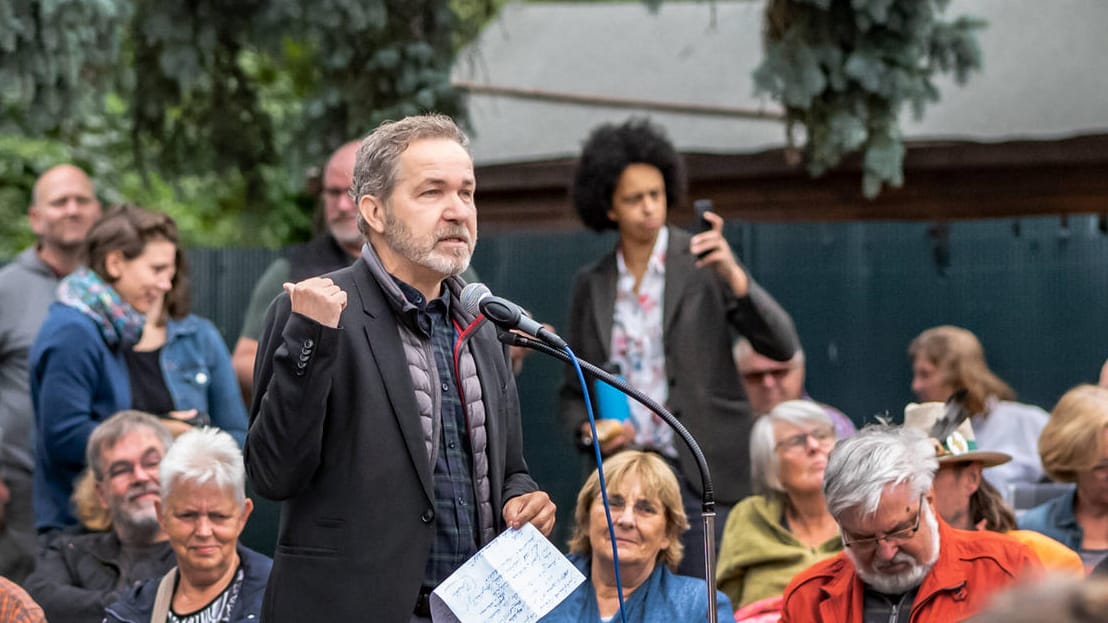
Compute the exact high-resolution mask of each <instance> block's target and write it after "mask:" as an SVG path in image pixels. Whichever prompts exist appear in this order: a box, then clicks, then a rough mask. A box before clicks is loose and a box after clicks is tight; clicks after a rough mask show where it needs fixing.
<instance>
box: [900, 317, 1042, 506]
mask: <svg viewBox="0 0 1108 623" xmlns="http://www.w3.org/2000/svg"><path fill="white" fill-rule="evenodd" d="M908 357H909V358H910V359H911V362H912V391H913V392H914V393H915V394H916V397H917V398H918V399H919V400H920V402H946V401H947V400H948V399H950V398H951V396H954V395H955V394H958V395H959V400H960V401H961V403H962V406H963V407H965V409H966V410H967V411H969V413H970V414H971V415H972V416H973V417H972V423H973V430H974V432H975V433H976V434H977V447H978V449H980V450H991V451H995V452H1003V453H1005V454H1008V455H1010V456H1011V457H1012V460H1011V461H1010V462H1008V463H1005V464H1004V465H998V466H996V467H990V468H989V469H987V470H985V472H984V476H985V478H987V479H988V480H989V482H991V483H992V484H993V485H994V486H995V487H996V488H997V489H998V490H1000V491H1001V493H1007V492H1008V489H1009V486H1010V485H1011V484H1013V483H1017V482H1039V481H1040V480H1042V477H1043V467H1042V464H1041V463H1040V461H1039V455H1038V453H1037V452H1036V447H1037V446H1036V444H1037V443H1038V439H1039V433H1041V432H1042V430H1043V427H1044V426H1046V422H1047V414H1046V411H1044V410H1042V409H1040V408H1039V407H1036V406H1034V405H1029V404H1023V403H1020V402H1016V401H1015V399H1016V392H1015V391H1014V390H1013V389H1012V388H1011V387H1010V386H1009V385H1008V384H1007V383H1005V382H1004V381H1003V380H1001V379H1000V377H998V376H997V375H996V374H994V373H993V371H992V370H990V369H989V366H988V364H987V363H986V362H985V349H984V348H982V346H981V342H980V341H979V340H978V339H977V336H976V335H974V334H973V333H972V332H970V331H967V330H966V329H963V328H961V327H955V326H951V325H942V326H938V327H932V328H930V329H927V330H926V331H924V332H923V333H920V334H919V335H918V336H916V338H915V339H914V340H912V343H911V344H910V345H909V346H908Z"/></svg>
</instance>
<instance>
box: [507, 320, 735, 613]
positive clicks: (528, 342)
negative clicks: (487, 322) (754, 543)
mask: <svg viewBox="0 0 1108 623" xmlns="http://www.w3.org/2000/svg"><path fill="white" fill-rule="evenodd" d="M496 335H497V339H499V340H500V341H501V342H503V343H505V344H507V345H509V346H523V347H525V348H530V349H532V350H537V351H539V352H541V353H543V354H546V355H549V356H551V357H554V358H555V359H559V360H561V361H563V362H565V363H570V364H572V360H571V359H570V356H569V355H568V354H567V353H565V352H564V351H561V350H558V349H556V348H554V347H552V346H549V345H547V344H546V343H545V342H542V341H541V340H536V339H534V338H531V337H528V336H526V335H520V334H518V333H514V332H512V331H505V330H504V329H502V328H500V327H499V326H498V327H497V328H496ZM577 362H578V363H579V364H580V365H581V369H582V370H583V371H584V372H585V373H586V374H587V375H588V376H590V377H592V378H599V379H600V380H601V381H604V382H605V383H607V384H609V385H611V386H612V387H615V388H616V389H618V390H620V391H621V392H623V393H624V394H626V395H628V396H629V397H631V398H633V399H634V400H635V401H636V402H638V403H639V404H641V405H643V406H644V407H646V408H647V409H650V410H651V411H653V412H654V413H656V414H658V417H660V418H662V419H663V420H665V422H666V424H669V425H670V427H671V428H673V431H674V432H675V433H677V436H678V437H680V438H681V440H682V441H684V442H685V445H686V446H688V448H689V452H692V455H693V458H694V459H696V466H697V469H698V470H699V471H700V483H701V490H702V491H703V492H704V494H703V497H702V498H701V500H702V502H701V518H702V520H703V522H704V523H703V525H704V581H705V584H706V585H707V587H708V621H709V623H718V619H719V612H718V611H717V610H718V606H717V601H716V573H715V566H716V565H715V553H716V546H715V541H716V530H715V527H716V496H715V489H714V488H713V487H712V476H711V473H710V472H709V470H708V460H707V459H705V458H704V452H703V451H701V449H700V444H698V443H697V442H696V439H694V438H693V436H692V433H690V432H689V431H688V429H687V428H685V425H684V424H682V423H681V422H680V421H679V420H678V419H677V416H675V415H673V414H672V413H670V412H669V410H667V409H666V408H665V407H663V406H662V405H660V404H658V403H657V402H655V401H654V400H652V399H651V398H650V397H649V396H647V395H646V394H644V393H642V392H640V391H639V390H637V389H635V388H634V387H632V386H631V385H629V384H628V383H627V382H626V381H624V380H623V379H620V378H618V377H616V376H614V375H612V374H611V373H609V372H607V371H605V370H603V369H602V368H598V367H597V366H595V365H593V364H591V363H589V362H587V361H585V360H583V359H577Z"/></svg>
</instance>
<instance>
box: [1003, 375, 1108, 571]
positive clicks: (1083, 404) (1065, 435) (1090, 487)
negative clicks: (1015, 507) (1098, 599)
mask: <svg viewBox="0 0 1108 623" xmlns="http://www.w3.org/2000/svg"><path fill="white" fill-rule="evenodd" d="M1039 454H1040V455H1041V456H1042V460H1043V467H1044V468H1045V469H1046V472H1047V474H1049V475H1050V477H1051V478H1053V479H1055V480H1060V481H1062V482H1073V483H1076V485H1077V486H1076V487H1075V488H1074V489H1073V491H1070V492H1069V493H1067V494H1065V495H1062V496H1059V497H1057V498H1054V499H1053V500H1049V501H1047V502H1044V503H1043V504H1040V505H1039V506H1036V507H1035V508H1032V509H1030V510H1028V511H1027V512H1025V513H1024V514H1023V516H1022V517H1020V518H1019V525H1020V527H1021V528H1023V529H1025V530H1035V531H1036V532H1041V533H1043V534H1045V535H1047V536H1049V537H1051V538H1052V539H1054V540H1056V541H1060V542H1061V543H1063V544H1064V545H1066V546H1067V547H1069V548H1070V549H1072V550H1074V551H1075V552H1077V553H1078V554H1080V555H1081V560H1082V562H1084V563H1085V569H1086V570H1091V569H1092V568H1093V567H1095V566H1096V565H1097V563H1098V562H1100V561H1101V560H1103V559H1105V558H1106V557H1108V389H1105V388H1103V387H1097V386H1096V385H1078V386H1077V387H1074V388H1073V389H1071V390H1069V391H1068V392H1066V393H1065V394H1064V395H1063V396H1062V398H1061V400H1059V401H1058V404H1057V405H1055V406H1054V410H1053V411H1052V412H1051V413H1050V421H1049V422H1048V423H1047V425H1046V428H1044V429H1043V434H1042V436H1041V437H1040V438H1039Z"/></svg>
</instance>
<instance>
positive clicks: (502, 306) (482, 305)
mask: <svg viewBox="0 0 1108 623" xmlns="http://www.w3.org/2000/svg"><path fill="white" fill-rule="evenodd" d="M461 299H462V308H463V309H465V310H466V311H467V312H469V313H471V314H474V315H476V314H478V313H481V314H484V315H485V318H488V319H489V320H490V321H491V322H492V323H493V324H495V325H496V326H498V327H501V328H503V329H508V330H512V329H518V330H520V331H522V332H524V333H526V334H527V335H532V336H534V337H537V338H539V339H540V340H542V341H544V342H546V343H547V344H550V345H551V346H553V347H555V348H558V349H564V348H565V347H566V341H565V340H563V339H562V338H560V337H558V334H556V333H554V332H553V331H550V330H548V329H547V328H546V327H544V326H542V324H541V323H539V322H538V321H536V320H535V319H534V318H531V317H530V316H528V315H527V313H526V312H524V311H523V308H522V307H520V306H519V305H516V304H515V303H513V302H511V301H509V300H508V299H503V298H500V297H499V296H493V294H492V291H491V290H489V287H488V286H486V285H485V284H483V283H471V284H468V285H466V287H465V288H463V289H462V297H461Z"/></svg>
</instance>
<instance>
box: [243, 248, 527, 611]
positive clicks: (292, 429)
mask: <svg viewBox="0 0 1108 623" xmlns="http://www.w3.org/2000/svg"><path fill="white" fill-rule="evenodd" d="M327 276H328V277H330V278H331V279H332V280H334V282H335V283H336V284H337V285H338V286H339V287H341V288H342V289H343V290H345V291H346V293H347V300H348V304H347V307H346V309H345V310H344V311H343V314H342V317H341V319H340V324H339V328H337V329H331V328H327V327H323V326H321V325H320V324H319V323H316V322H314V321H311V320H309V319H307V318H306V317H304V316H301V315H300V314H292V313H291V311H290V305H289V298H288V295H287V294H282V295H281V296H280V297H278V298H277V300H276V301H274V303H273V304H272V305H271V306H270V309H269V311H268V313H267V317H266V329H265V331H264V332H263V334H262V339H261V342H260V345H259V350H258V359H257V364H256V366H255V387H257V388H259V390H260V391H259V392H258V393H257V395H256V396H255V399H254V404H253V405H252V407H251V413H250V419H251V422H250V431H249V433H248V435H247V439H246V447H245V451H244V456H245V459H246V471H247V474H248V475H249V477H250V479H251V481H252V483H253V485H254V488H255V489H256V490H257V492H258V493H260V494H261V495H264V496H266V497H268V498H272V499H275V500H283V501H284V504H283V506H282V510H281V522H280V529H279V536H278V542H277V547H276V551H275V553H274V557H273V572H272V574H271V575H270V579H269V586H268V588H267V590H266V597H265V603H264V606H263V611H262V619H263V620H265V621H269V622H270V623H280V622H284V621H288V622H290V623H291V622H294V621H295V622H300V621H359V620H361V621H368V620H373V621H396V622H398V623H400V622H403V623H406V622H407V621H408V620H409V618H410V617H411V614H412V608H413V606H414V605H415V602H416V599H417V596H418V593H419V589H420V586H421V584H422V580H423V572H424V566H425V564H426V559H427V556H428V552H429V551H430V547H431V542H432V539H433V538H434V533H435V524H434V510H433V508H434V505H433V500H434V493H433V486H434V484H433V477H432V468H431V466H430V464H429V458H428V457H427V450H426V448H425V446H424V441H423V432H422V428H421V424H420V416H419V411H418V408H417V406H416V401H415V395H414V392H415V390H414V389H413V386H412V381H411V376H410V374H409V373H408V367H407V364H406V362H405V358H404V352H403V348H402V346H401V343H400V336H399V333H398V330H397V320H396V318H395V316H394V314H393V310H392V308H391V307H390V306H389V304H388V301H387V300H386V298H385V294H384V292H383V291H382V290H381V288H380V286H378V284H377V282H376V280H375V279H374V278H373V276H372V275H371V273H370V272H369V268H368V267H367V266H366V264H365V262H364V261H359V262H355V263H354V264H353V265H352V266H350V267H349V268H344V269H342V270H339V271H336V272H333V273H330V274H329V275H327ZM456 303H457V302H456V301H455V304H456ZM470 344H471V346H472V351H473V355H474V359H475V363H476V365H477V371H478V375H479V377H480V380H481V390H482V394H483V396H484V398H483V401H484V403H485V409H486V426H487V430H486V432H487V435H488V461H489V479H490V490H491V502H492V507H493V513H494V515H495V516H496V522H497V525H496V528H497V530H498V531H499V530H502V529H503V528H504V525H503V518H502V517H501V516H500V510H501V508H502V507H503V504H504V502H505V501H506V500H508V499H509V498H511V497H514V496H517V495H520V494H522V493H526V492H529V491H533V490H536V489H537V488H538V487H537V486H536V485H535V482H534V481H533V480H532V479H531V477H530V476H529V475H528V472H527V465H526V463H525V462H524V460H523V454H522V436H521V432H520V418H519V398H518V396H517V394H516V386H515V380H514V378H513V376H512V373H511V370H510V368H509V365H508V362H507V356H506V351H505V349H504V347H503V345H501V344H500V342H498V341H497V339H496V332H495V330H494V328H493V327H492V326H491V325H485V326H483V327H481V328H480V329H479V330H478V331H477V332H476V335H475V336H474V337H473V338H472V341H471V342H470Z"/></svg>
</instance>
